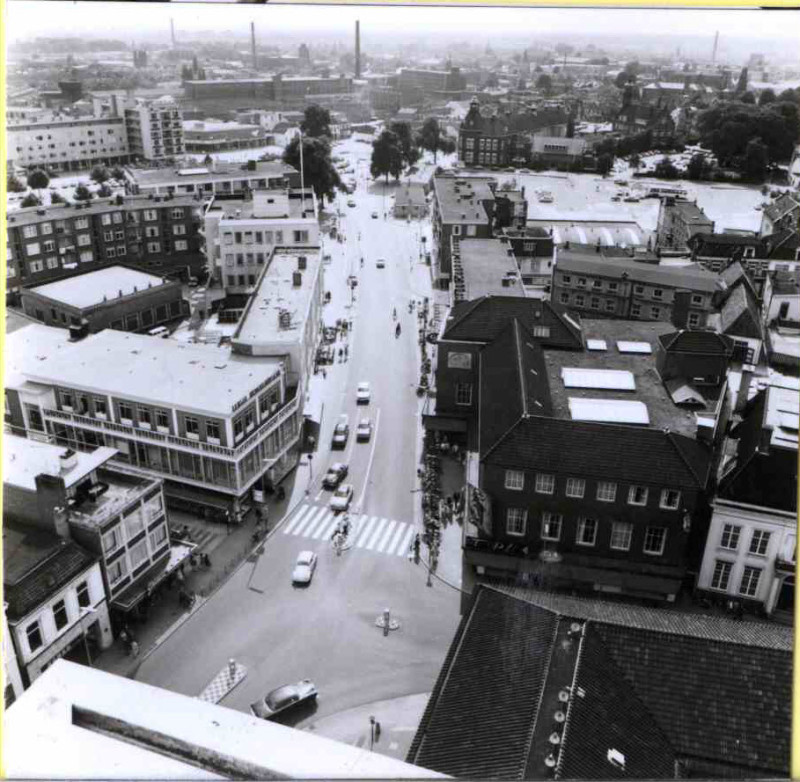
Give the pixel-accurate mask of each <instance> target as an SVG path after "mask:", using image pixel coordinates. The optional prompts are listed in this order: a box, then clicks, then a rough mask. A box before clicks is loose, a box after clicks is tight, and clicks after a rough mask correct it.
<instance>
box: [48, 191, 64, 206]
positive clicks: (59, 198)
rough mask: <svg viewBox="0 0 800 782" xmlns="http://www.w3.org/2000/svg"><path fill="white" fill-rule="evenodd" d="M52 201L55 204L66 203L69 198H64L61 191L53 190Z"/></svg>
mask: <svg viewBox="0 0 800 782" xmlns="http://www.w3.org/2000/svg"><path fill="white" fill-rule="evenodd" d="M50 203H51V204H53V205H55V204H66V203H67V199H66V198H64V196H62V195H61V193H59V192H58V191H56V190H53V191H52V192H51V193H50Z"/></svg>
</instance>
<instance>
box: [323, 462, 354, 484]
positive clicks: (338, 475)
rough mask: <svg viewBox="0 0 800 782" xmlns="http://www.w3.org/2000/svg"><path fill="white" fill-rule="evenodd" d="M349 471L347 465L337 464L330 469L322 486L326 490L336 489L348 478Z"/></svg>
mask: <svg viewBox="0 0 800 782" xmlns="http://www.w3.org/2000/svg"><path fill="white" fill-rule="evenodd" d="M348 472H349V469H348V467H347V465H346V464H342V463H341V462H336V463H335V464H332V465H331V466H330V467H329V468H328V472H326V473H325V477H324V478H323V479H322V485H323V486H324V487H325V488H326V489H335V488H336V487H337V486H338V485H339V484H340V483H341V482H342V481H343V480H344V479H345V478H346V477H347V473H348Z"/></svg>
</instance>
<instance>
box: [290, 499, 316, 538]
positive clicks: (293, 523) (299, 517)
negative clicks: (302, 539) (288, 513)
mask: <svg viewBox="0 0 800 782" xmlns="http://www.w3.org/2000/svg"><path fill="white" fill-rule="evenodd" d="M312 508H313V506H312V505H304V506H303V507H302V508H300V510H299V512H298V513H297V514H296V515H295V517H294V518H293V519H292V520H291V521H290V522H289V523H288V524H287V525H286V528H285V529H284V530H283V534H284V535H289V534H291V532H292V530H293V529H294V528H295V527H296V526H297V525H298V524H299V523H300V521H301V520H302V519H303V518H304V517H305V515H306V513H308V511H310V510H312Z"/></svg>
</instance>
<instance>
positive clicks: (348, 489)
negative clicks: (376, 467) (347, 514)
mask: <svg viewBox="0 0 800 782" xmlns="http://www.w3.org/2000/svg"><path fill="white" fill-rule="evenodd" d="M352 500H353V484H352V483H343V484H342V485H341V486H340V487H339V488H338V489H336V491H335V492H334V493H333V496H332V497H331V500H330V503H328V504H329V505H330V507H331V510H332V511H334V512H336V513H338V512H340V511H346V510H347V509H348V508H349V507H350V503H351V502H352Z"/></svg>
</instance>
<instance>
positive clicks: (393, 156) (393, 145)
mask: <svg viewBox="0 0 800 782" xmlns="http://www.w3.org/2000/svg"><path fill="white" fill-rule="evenodd" d="M369 171H370V174H372V176H373V177H375V178H376V179H377V178H378V177H379V176H385V177H386V181H387V183H388V181H389V174H391V175H392V176H393V177H394V178H395V179H400V174H401V173H402V171H403V148H402V147H401V146H400V139H398V138H397V135H396V134H395V133H392V131H391V130H384V131H383V132H382V133H381V134H380V136H378V138H376V139H375V141H373V142H372V160H371V161H370V165H369Z"/></svg>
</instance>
